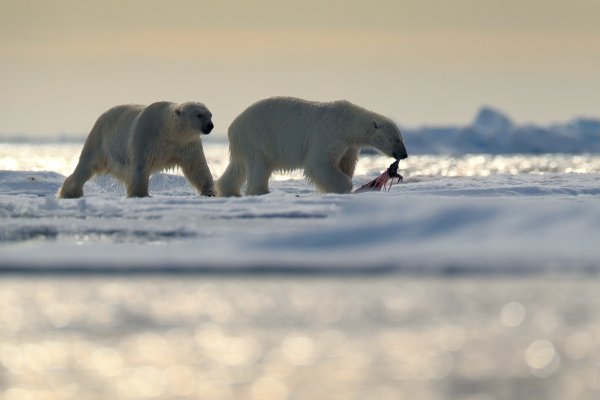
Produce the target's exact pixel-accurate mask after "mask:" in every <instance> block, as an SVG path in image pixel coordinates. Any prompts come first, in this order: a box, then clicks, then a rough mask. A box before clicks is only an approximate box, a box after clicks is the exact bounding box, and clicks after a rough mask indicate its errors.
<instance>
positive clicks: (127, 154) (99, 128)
mask: <svg viewBox="0 0 600 400" xmlns="http://www.w3.org/2000/svg"><path fill="white" fill-rule="evenodd" d="M213 127H214V126H213V123H212V114H211V113H210V111H209V110H208V108H206V106H205V105H204V104H201V103H182V104H175V103H169V102H158V103H153V104H151V105H149V106H142V105H133V104H128V105H121V106H117V107H113V108H111V109H110V110H108V111H106V112H105V113H104V114H102V115H101V116H100V118H98V120H97V121H96V123H95V125H94V127H93V128H92V131H91V132H90V134H89V136H88V138H87V140H86V142H85V145H84V146H83V150H82V151H81V156H80V157H79V163H78V164H77V167H76V168H75V172H73V174H72V175H71V176H69V177H68V178H67V179H65V182H64V184H63V186H62V187H61V189H60V192H59V196H60V197H63V198H75V197H81V196H82V195H83V185H84V183H85V182H86V181H87V180H88V179H90V178H91V177H92V176H93V175H94V174H106V173H110V174H112V175H114V176H115V177H116V178H118V179H119V180H121V181H123V182H124V183H125V184H126V185H127V195H128V196H129V197H144V196H148V181H149V178H150V175H151V174H153V173H155V172H159V171H161V170H163V169H165V168H172V167H175V166H179V167H181V169H182V170H183V173H184V175H185V176H186V178H187V179H188V180H189V181H190V182H191V183H192V185H194V187H196V189H197V190H198V191H199V192H200V193H201V194H203V195H206V196H214V195H215V191H214V184H213V178H212V175H211V173H210V170H209V168H208V164H207V163H206V159H205V157H204V151H203V148H202V142H201V141H200V134H208V133H210V131H211V130H212V129H213Z"/></svg>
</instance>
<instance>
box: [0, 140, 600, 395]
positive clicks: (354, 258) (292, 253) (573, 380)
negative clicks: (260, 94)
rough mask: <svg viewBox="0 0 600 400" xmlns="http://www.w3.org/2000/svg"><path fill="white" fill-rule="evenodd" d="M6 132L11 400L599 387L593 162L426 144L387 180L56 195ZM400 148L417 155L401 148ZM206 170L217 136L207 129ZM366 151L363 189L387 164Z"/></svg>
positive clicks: (50, 148) (0, 180)
mask: <svg viewBox="0 0 600 400" xmlns="http://www.w3.org/2000/svg"><path fill="white" fill-rule="evenodd" d="M80 149H81V143H0V273H1V274H2V275H1V276H0V278H1V280H0V398H2V399H11V400H12V399H108V398H110V399H253V400H254V399H256V400H257V399H267V400H268V399H274V400H285V399H290V400H295V399H361V400H362V399H384V400H385V399H400V398H417V399H424V400H427V399H468V400H496V399H498V400H499V399H530V398H543V399H596V398H598V396H600V384H598V382H600V364H599V363H598V360H599V357H600V317H599V316H598V313H596V312H595V311H596V310H597V308H598V304H599V303H600V296H598V293H599V289H600V281H598V272H599V270H600V251H598V243H600V229H599V228H598V227H599V226H600V203H599V199H600V198H599V196H600V174H599V171H600V156H599V155H593V154H581V155H568V154H542V155H518V154H516V155H484V154H472V155H459V156H447V155H420V156H414V157H409V158H408V159H407V160H403V161H402V162H401V163H400V173H401V174H403V175H404V177H405V179H404V183H402V184H399V185H395V186H393V187H392V188H391V190H390V191H389V192H377V193H364V194H357V195H331V194H327V195H323V194H318V193H315V192H314V189H313V188H312V187H311V186H310V185H308V184H307V183H306V182H305V181H304V180H303V179H302V176H301V175H300V174H286V175H277V176H275V177H274V178H273V179H272V180H271V191H272V192H271V193H270V194H269V195H266V196H261V197H243V198H233V199H220V198H204V197H200V196H198V195H197V194H196V193H195V192H194V190H193V189H192V188H191V187H190V186H189V185H188V184H187V182H186V180H185V179H184V178H183V177H182V176H181V174H180V173H179V171H167V172H166V173H163V174H159V175H156V176H154V177H153V179H152V182H151V189H150V192H151V196H152V197H150V198H145V199H127V198H126V197H125V195H124V194H125V191H124V188H123V187H122V186H121V185H120V184H119V183H118V182H116V181H114V180H113V179H111V178H108V177H100V178H98V179H95V180H93V181H90V182H89V183H88V184H86V186H85V189H84V190H85V197H84V198H82V199H76V200H58V199H56V197H55V194H56V192H57V190H58V188H59V186H60V185H61V183H62V180H63V179H64V176H65V175H67V174H69V173H70V172H71V171H72V169H73V168H74V166H75V164H76V161H77V158H78V155H79V151H80ZM409 150H410V148H409ZM205 152H206V155H207V159H208V162H209V165H210V168H211V171H212V172H213V175H214V176H215V177H218V176H220V174H221V173H222V172H223V170H224V169H225V166H226V164H227V147H226V145H225V143H224V142H221V141H219V140H218V138H209V139H208V140H207V141H205ZM391 161H392V160H390V159H389V158H386V157H382V156H378V155H363V157H362V158H361V160H360V163H359V165H358V168H357V174H356V176H355V178H354V184H355V186H359V185H361V184H363V183H366V182H368V181H369V180H371V179H372V178H373V177H375V176H377V175H378V174H379V173H380V172H381V171H383V170H384V169H385V168H386V167H387V166H388V165H389V163H390V162H391Z"/></svg>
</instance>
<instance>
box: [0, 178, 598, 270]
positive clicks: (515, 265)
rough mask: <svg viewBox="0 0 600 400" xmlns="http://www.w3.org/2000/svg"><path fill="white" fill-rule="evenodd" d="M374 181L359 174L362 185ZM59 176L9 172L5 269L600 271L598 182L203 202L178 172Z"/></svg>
mask: <svg viewBox="0 0 600 400" xmlns="http://www.w3.org/2000/svg"><path fill="white" fill-rule="evenodd" d="M368 179H369V178H368V177H365V176H361V177H357V178H356V179H355V186H356V185H358V184H361V183H364V182H365V181H366V180H368ZM62 180H63V176H62V175H60V174H57V173H51V172H22V171H21V172H18V171H9V172H0V263H1V266H2V267H1V268H2V269H3V270H4V271H9V270H15V271H16V270H18V271H25V270H27V269H37V268H48V269H52V270H61V269H66V270H71V271H85V270H88V269H89V270H96V271H98V270H106V271H125V270H134V271H135V270H143V271H148V270H154V269H156V270H157V271H158V270H172V271H182V270H188V269H194V270H198V271H208V272H220V271H248V272H252V271H280V272H285V271H289V270H291V271H295V272H299V271H308V272H317V271H322V272H328V273H337V272H359V273H369V272H375V271H379V272H389V271H398V272H402V271H404V272H411V273H425V274H430V273H439V272H469V271H471V272H485V271H492V272H494V273H518V272H524V273H527V272H534V271H540V270H543V271H556V270H560V271H587V270H597V269H598V268H599V267H600V251H598V247H597V246H598V243H600V229H598V227H599V226H600V202H599V201H598V200H600V198H599V196H600V176H598V175H595V174H544V175H534V174H531V175H526V174H523V175H515V176H510V175H492V176H489V177H458V178H448V177H424V176H421V177H415V178H409V179H407V181H406V183H404V184H402V185H397V186H394V187H393V188H392V190H391V191H390V192H381V193H366V194H360V195H319V194H316V193H314V190H313V188H312V187H311V186H309V185H308V184H306V183H305V182H304V180H296V179H291V180H287V181H274V182H272V185H271V189H272V193H271V194H269V195H266V196H261V197H245V198H233V199H222V198H204V197H200V196H198V195H196V194H195V193H194V191H193V189H192V188H190V187H189V185H188V184H187V182H186V180H185V179H184V178H183V177H181V176H177V175H167V174H160V175H157V176H155V177H153V179H152V182H151V193H152V194H153V197H151V198H146V199H127V198H125V197H124V190H123V188H122V187H121V186H120V185H119V184H117V183H116V182H115V181H113V180H112V179H110V178H107V177H103V178H100V179H97V180H96V181H93V182H89V183H88V184H87V185H86V188H85V190H86V197H84V198H82V199H77V200H58V199H56V198H55V195H54V194H55V193H56V191H57V189H58V187H59V186H60V184H61V183H62Z"/></svg>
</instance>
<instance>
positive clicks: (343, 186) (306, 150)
mask: <svg viewBox="0 0 600 400" xmlns="http://www.w3.org/2000/svg"><path fill="white" fill-rule="evenodd" d="M228 135H229V152H230V163H229V166H228V167H227V169H226V170H225V173H224V174H223V176H222V177H221V178H220V179H219V180H218V181H217V192H218V194H219V195H220V196H240V188H241V186H242V184H243V183H244V182H245V181H247V189H246V194H248V195H261V194H265V193H268V192H269V188H268V182H269V177H270V176H271V173H272V172H273V171H275V170H293V169H304V174H305V176H306V177H307V178H308V179H309V180H310V181H312V182H313V183H314V184H315V185H316V186H317V188H318V189H319V190H320V191H322V192H333V193H349V192H350V191H351V190H352V176H353V174H354V168H355V166H356V161H357V159H358V155H359V152H360V149H361V148H362V147H374V148H377V149H379V150H381V151H382V152H383V153H385V154H387V155H389V156H394V157H396V158H406V148H405V147H404V142H403V140H402V135H401V134H400V130H399V129H398V127H397V126H396V125H395V124H394V122H392V121H391V120H390V119H389V118H386V117H384V116H382V115H379V114H376V113H374V112H371V111H369V110H366V109H364V108H361V107H359V106H356V105H354V104H352V103H350V102H348V101H336V102H332V103H317V102H310V101H306V100H301V99H296V98H291V97H273V98H268V99H265V100H261V101H259V102H257V103H254V104H253V105H251V106H250V107H248V108H247V109H246V110H245V111H244V112H242V113H241V114H240V115H239V116H238V117H237V118H236V119H235V120H234V121H233V123H232V124H231V126H230V127H229V133H228Z"/></svg>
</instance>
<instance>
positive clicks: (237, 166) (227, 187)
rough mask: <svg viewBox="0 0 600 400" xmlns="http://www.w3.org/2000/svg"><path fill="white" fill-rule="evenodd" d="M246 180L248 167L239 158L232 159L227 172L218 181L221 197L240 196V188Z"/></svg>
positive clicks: (217, 186)
mask: <svg viewBox="0 0 600 400" xmlns="http://www.w3.org/2000/svg"><path fill="white" fill-rule="evenodd" d="M245 180H246V168H245V167H244V165H243V163H242V162H241V161H239V160H237V161H236V160H233V159H231V160H230V161H229V165H228V166H227V168H226V169H225V172H224V173H223V175H221V177H220V178H219V179H218V180H217V182H216V188H217V195H218V196H221V197H231V196H236V197H240V196H241V195H242V194H241V192H240V188H241V187H242V184H243V183H244V181H245Z"/></svg>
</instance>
